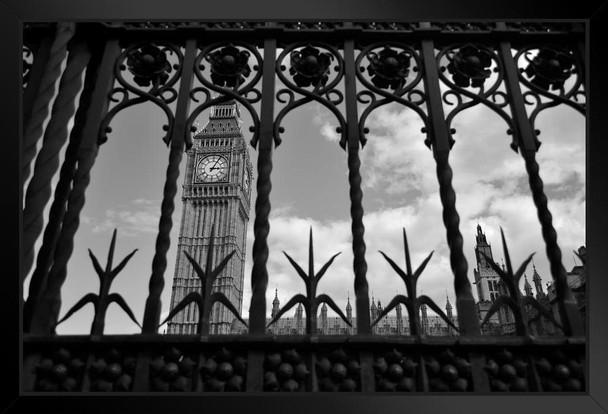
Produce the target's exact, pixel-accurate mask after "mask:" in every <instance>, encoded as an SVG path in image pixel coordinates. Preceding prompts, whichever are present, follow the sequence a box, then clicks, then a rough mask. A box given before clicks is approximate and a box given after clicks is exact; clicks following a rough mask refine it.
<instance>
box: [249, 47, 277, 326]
mask: <svg viewBox="0 0 608 414" xmlns="http://www.w3.org/2000/svg"><path fill="white" fill-rule="evenodd" d="M276 47H277V41H276V39H274V38H268V39H265V40H264V62H263V66H262V71H263V72H262V102H261V108H260V131H259V137H260V140H259V143H258V145H259V147H258V182H257V192H258V194H257V198H256V200H255V221H254V225H253V232H254V236H255V241H254V242H253V253H252V255H253V269H252V271H251V305H250V306H249V332H250V333H255V334H263V333H264V332H266V288H267V287H268V269H266V263H267V262H268V241H267V239H268V234H269V232H270V224H269V222H268V217H269V215H270V190H271V189H272V183H271V181H270V173H271V172H272V143H273V130H274V125H273V124H274V122H273V121H274V88H275V86H274V81H275V58H276V57H275V55H276Z"/></svg>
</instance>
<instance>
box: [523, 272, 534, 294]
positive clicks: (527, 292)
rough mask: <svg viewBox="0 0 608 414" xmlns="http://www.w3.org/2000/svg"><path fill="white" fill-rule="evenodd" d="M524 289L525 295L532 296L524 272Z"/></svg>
mask: <svg viewBox="0 0 608 414" xmlns="http://www.w3.org/2000/svg"><path fill="white" fill-rule="evenodd" d="M524 280H525V283H524V291H525V292H526V295H527V296H532V285H530V282H528V276H527V275H526V274H525V273H524Z"/></svg>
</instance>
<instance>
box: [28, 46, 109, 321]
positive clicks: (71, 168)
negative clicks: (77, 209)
mask: <svg viewBox="0 0 608 414" xmlns="http://www.w3.org/2000/svg"><path fill="white" fill-rule="evenodd" d="M99 63H100V61H99V59H98V57H97V56H92V58H91V61H90V64H89V67H88V68H87V71H86V76H85V81H84V88H83V91H82V93H81V95H80V102H79V105H78V109H77V111H76V114H75V116H74V128H72V132H71V134H70V140H69V143H68V146H67V148H66V151H65V159H64V161H63V165H62V166H61V171H60V172H59V181H58V182H57V186H56V187H55V194H54V198H53V203H52V204H51V208H50V211H49V219H48V223H47V225H46V228H45V230H44V235H43V238H42V246H41V247H40V250H39V251H38V255H37V256H36V268H35V270H34V272H33V274H32V277H31V278H30V284H29V294H28V298H27V301H26V302H25V305H24V309H23V324H24V331H25V332H28V331H29V329H30V324H31V320H32V319H31V318H32V315H33V311H34V307H35V306H36V302H37V301H38V298H39V296H40V294H41V293H42V292H43V290H44V288H45V287H46V280H47V279H46V278H47V274H48V271H49V269H50V267H51V264H52V260H53V255H54V253H55V247H56V244H57V240H58V238H59V233H60V230H61V223H62V221H63V218H64V216H65V213H66V209H67V200H68V197H69V194H70V190H71V185H72V179H73V176H74V172H75V171H76V165H77V161H78V147H79V146H80V142H81V140H82V136H83V132H84V125H85V123H86V121H87V118H88V111H89V107H90V105H91V102H92V95H93V89H94V86H95V79H96V78H97V75H98V72H99V66H98V65H99ZM26 275H27V271H25V273H24V274H23V275H22V277H23V278H24V277H25V276H26Z"/></svg>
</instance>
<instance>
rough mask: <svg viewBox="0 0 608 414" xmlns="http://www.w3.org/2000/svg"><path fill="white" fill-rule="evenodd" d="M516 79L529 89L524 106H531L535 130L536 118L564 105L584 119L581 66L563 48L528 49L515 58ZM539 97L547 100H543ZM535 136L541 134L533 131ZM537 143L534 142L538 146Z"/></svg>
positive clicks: (543, 47)
mask: <svg viewBox="0 0 608 414" xmlns="http://www.w3.org/2000/svg"><path fill="white" fill-rule="evenodd" d="M515 61H516V62H517V63H518V66H520V65H521V64H525V67H520V68H519V71H520V73H519V80H520V82H521V83H522V84H523V85H524V86H525V87H526V88H528V90H527V91H526V92H524V93H523V97H524V99H525V103H526V104H527V105H534V109H533V110H532V112H531V113H530V123H531V125H532V128H534V125H535V122H536V118H537V116H538V115H539V114H540V113H541V112H542V111H544V110H545V109H547V108H551V107H554V106H557V105H559V104H565V105H568V106H569V107H571V108H573V109H574V110H576V111H577V112H579V113H581V114H582V115H583V116H585V108H586V102H585V92H584V88H583V77H582V73H583V69H582V64H581V63H580V62H579V61H578V60H577V59H576V58H575V56H574V54H573V53H572V52H571V51H570V50H568V49H565V48H557V47H550V46H530V47H527V48H525V49H521V50H519V51H518V52H517V54H516V55H515ZM542 98H548V100H547V99H545V100H544V101H543V99H542ZM535 132H536V134H539V133H540V131H538V130H536V129H535ZM538 146H540V142H538V140H537V147H538Z"/></svg>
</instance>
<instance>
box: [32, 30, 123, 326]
mask: <svg viewBox="0 0 608 414" xmlns="http://www.w3.org/2000/svg"><path fill="white" fill-rule="evenodd" d="M118 55H119V50H118V42H117V41H116V40H115V39H111V40H108V41H107V42H106V47H105V50H104V51H103V57H102V58H101V63H100V68H99V71H98V73H99V76H95V78H96V79H95V82H96V85H95V89H94V90H93V92H92V94H93V95H92V98H91V106H89V107H88V108H87V114H86V116H87V122H86V125H83V133H82V140H83V142H82V143H81V144H80V147H79V149H78V155H77V163H78V168H77V169H76V171H75V172H74V175H73V184H72V190H71V191H70V194H69V197H68V200H67V210H66V212H65V215H64V217H63V222H62V225H61V233H60V234H59V236H58V240H57V245H56V248H55V251H54V258H53V260H54V262H53V265H52V267H51V269H50V270H49V274H48V276H47V281H46V286H44V291H43V292H42V293H41V296H40V300H38V301H36V302H35V306H36V309H35V310H34V311H33V312H32V317H31V318H32V323H31V327H30V331H31V332H34V333H48V332H49V330H51V329H52V327H54V326H55V325H56V322H57V317H58V316H59V310H60V307H61V286H62V285H63V283H64V282H65V279H66V276H67V264H68V261H69V259H70V257H71V255H72V252H73V250H74V235H75V234H76V231H77V230H78V227H79V225H80V213H81V212H82V208H83V207H84V203H85V191H86V189H87V187H88V185H89V183H90V181H91V169H92V168H93V165H94V164H95V160H96V157H97V153H98V152H99V146H98V145H97V143H96V142H95V141H94V139H95V132H97V127H98V126H99V124H100V120H99V117H100V116H101V115H102V114H103V113H105V111H106V110H107V95H106V94H107V92H108V91H109V89H110V88H111V84H112V83H113V80H114V78H113V77H112V76H111V74H110V73H106V72H104V70H109V69H110V67H111V66H110V65H111V64H112V63H113V62H114V59H116V58H117V57H118ZM83 116H85V115H83ZM89 116H90V117H91V118H90V119H89V118H88V117H89ZM42 270H43V271H45V269H42ZM34 300H36V298H34Z"/></svg>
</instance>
